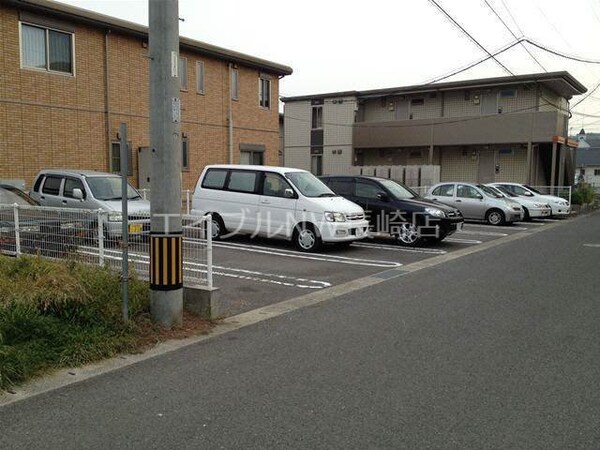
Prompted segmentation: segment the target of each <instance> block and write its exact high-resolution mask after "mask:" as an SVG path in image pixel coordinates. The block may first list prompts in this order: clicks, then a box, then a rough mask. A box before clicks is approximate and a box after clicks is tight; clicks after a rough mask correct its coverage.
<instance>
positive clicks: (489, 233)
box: [456, 230, 508, 237]
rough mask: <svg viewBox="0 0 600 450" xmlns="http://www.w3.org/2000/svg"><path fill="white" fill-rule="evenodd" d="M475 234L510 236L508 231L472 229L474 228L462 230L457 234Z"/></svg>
mask: <svg viewBox="0 0 600 450" xmlns="http://www.w3.org/2000/svg"><path fill="white" fill-rule="evenodd" d="M459 233H460V234H473V235H475V236H498V237H504V236H508V234H507V233H498V232H496V231H472V230H461V231H458V232H457V233H456V234H459Z"/></svg>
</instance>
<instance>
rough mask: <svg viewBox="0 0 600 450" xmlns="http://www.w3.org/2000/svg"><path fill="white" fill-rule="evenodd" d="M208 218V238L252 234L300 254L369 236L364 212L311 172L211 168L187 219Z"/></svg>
mask: <svg viewBox="0 0 600 450" xmlns="http://www.w3.org/2000/svg"><path fill="white" fill-rule="evenodd" d="M209 213H210V214H212V236H213V238H215V239H218V238H220V237H222V236H225V235H234V234H251V235H259V236H266V237H274V238H283V239H288V240H292V241H293V242H294V244H295V245H296V247H297V248H298V249H299V250H301V251H305V252H309V251H316V250H317V249H318V248H319V247H321V245H322V244H323V243H345V244H350V243H352V242H353V241H355V240H357V239H363V238H365V237H366V236H367V234H368V227H369V222H368V221H367V220H366V219H365V213H364V211H363V209H362V208H361V207H360V206H358V205H357V204H355V203H352V202H351V201H349V200H346V199H345V198H343V197H340V196H338V195H337V194H335V193H334V192H333V191H331V189H329V188H328V187H327V186H326V185H325V184H323V182H321V181H320V180H319V179H318V178H317V177H315V176H314V175H313V174H311V173H310V172H307V171H305V170H300V169H292V168H289V167H271V166H249V165H229V164H225V165H211V166H206V167H205V168H204V170H203V171H202V174H201V175H200V178H199V179H198V183H197V185H196V190H195V191H194V196H193V200H192V214H194V215H206V214H209Z"/></svg>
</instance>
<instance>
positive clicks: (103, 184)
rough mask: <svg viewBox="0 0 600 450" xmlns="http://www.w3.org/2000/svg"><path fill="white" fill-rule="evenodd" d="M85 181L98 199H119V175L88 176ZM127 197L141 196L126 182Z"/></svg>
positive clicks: (132, 198) (136, 197)
mask: <svg viewBox="0 0 600 450" xmlns="http://www.w3.org/2000/svg"><path fill="white" fill-rule="evenodd" d="M87 183H88V185H89V187H90V189H91V191H92V194H93V195H94V197H95V198H97V199H98V200H121V177H88V178H87ZM127 198H128V199H129V200H135V199H138V198H142V196H141V195H140V194H139V193H138V191H136V190H135V189H134V188H133V187H132V186H131V185H130V184H127Z"/></svg>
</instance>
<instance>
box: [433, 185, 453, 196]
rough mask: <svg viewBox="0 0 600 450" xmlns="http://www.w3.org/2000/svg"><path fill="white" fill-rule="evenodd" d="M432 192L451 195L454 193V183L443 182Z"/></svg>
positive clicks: (438, 194) (439, 194)
mask: <svg viewBox="0 0 600 450" xmlns="http://www.w3.org/2000/svg"><path fill="white" fill-rule="evenodd" d="M432 194H433V195H437V196H440V197H452V196H453V195H454V185H453V184H444V185H442V186H438V187H436V188H435V189H434V190H433V192H432Z"/></svg>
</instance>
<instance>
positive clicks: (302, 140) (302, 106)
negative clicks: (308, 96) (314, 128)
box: [283, 101, 311, 170]
mask: <svg viewBox="0 0 600 450" xmlns="http://www.w3.org/2000/svg"><path fill="white" fill-rule="evenodd" d="M283 117H284V145H285V147H284V148H285V157H284V158H285V165H286V167H295V168H298V169H305V170H310V127H311V106H310V101H305V102H289V103H285V105H284V112H283Z"/></svg>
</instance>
